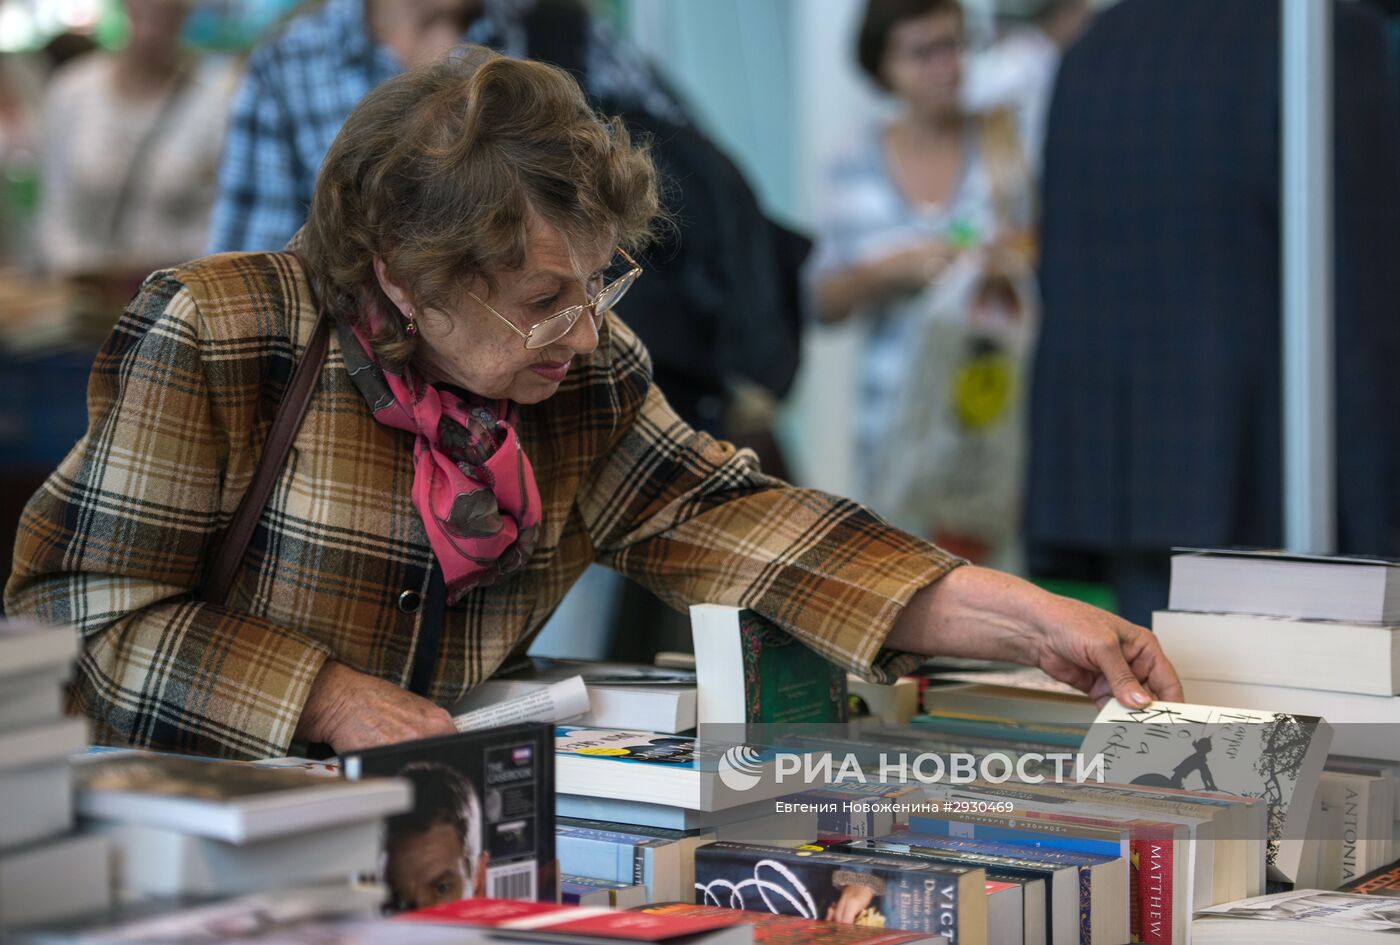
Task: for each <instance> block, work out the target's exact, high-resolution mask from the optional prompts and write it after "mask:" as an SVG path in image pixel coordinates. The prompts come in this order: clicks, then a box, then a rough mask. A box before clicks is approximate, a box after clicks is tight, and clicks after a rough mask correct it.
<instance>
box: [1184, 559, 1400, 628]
mask: <svg viewBox="0 0 1400 945" xmlns="http://www.w3.org/2000/svg"><path fill="white" fill-rule="evenodd" d="M1167 606H1168V609H1170V610H1194V611H1202V612H1206V613H1224V614H1265V615H1270V616H1276V617H1297V618H1301V619H1305V620H1353V621H1356V622H1358V623H1383V624H1394V623H1400V563H1397V562H1394V561H1387V560H1383V559H1380V558H1344V557H1329V556H1323V555H1292V554H1284V553H1282V552H1274V551H1256V552H1245V551H1229V550H1220V551H1212V550H1191V551H1187V552H1186V553H1184V554H1176V555H1173V556H1172V576H1171V593H1170V595H1169V600H1168V605H1167Z"/></svg>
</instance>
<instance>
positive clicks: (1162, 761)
mask: <svg viewBox="0 0 1400 945" xmlns="http://www.w3.org/2000/svg"><path fill="white" fill-rule="evenodd" d="M1331 740H1332V731H1331V727H1330V726H1329V725H1327V723H1326V722H1324V721H1322V720H1321V719H1319V718H1316V717H1312V716H1299V715H1291V714H1289V713H1286V712H1260V711H1257V710H1252V709H1234V708H1224V707H1221V706H1208V705H1186V704H1182V703H1173V702H1153V703H1151V704H1149V705H1148V706H1146V707H1145V708H1142V709H1128V708H1124V707H1123V706H1121V705H1119V704H1118V703H1117V702H1116V701H1114V700H1110V701H1109V702H1108V703H1107V704H1106V705H1105V706H1104V708H1103V710H1102V711H1101V712H1100V713H1099V717H1098V719H1097V720H1096V722H1095V724H1094V726H1093V728H1092V729H1091V730H1090V732H1089V734H1088V735H1087V736H1086V737H1085V739H1084V744H1083V745H1082V746H1081V749H1080V751H1081V753H1082V754H1083V755H1085V756H1089V757H1093V756H1101V757H1102V759H1103V762H1104V765H1103V770H1104V776H1105V779H1106V780H1108V781H1113V782H1118V783H1131V784H1145V785H1149V786H1158V787H1173V788H1183V787H1187V788H1194V787H1201V788H1203V789H1205V790H1207V791H1222V792H1224V793H1227V794H1239V795H1242V796H1247V797H1261V798H1264V799H1265V800H1266V801H1268V802H1269V848H1268V853H1267V864H1268V869H1269V873H1270V875H1271V876H1272V877H1273V878H1275V879H1278V880H1281V881H1284V882H1292V881H1293V879H1294V877H1296V876H1297V874H1298V869H1299V866H1300V864H1301V861H1302V854H1303V842H1304V840H1305V838H1306V831H1307V822H1308V817H1309V815H1310V813H1311V810H1312V800H1313V796H1314V795H1315V794H1316V793H1317V788H1318V784H1319V783H1320V781H1321V776H1322V766H1323V764H1324V763H1325V761H1326V759H1327V750H1328V747H1329V745H1330V744H1331ZM1217 749H1218V750H1217Z"/></svg>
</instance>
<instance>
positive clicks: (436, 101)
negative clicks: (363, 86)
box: [300, 46, 659, 364]
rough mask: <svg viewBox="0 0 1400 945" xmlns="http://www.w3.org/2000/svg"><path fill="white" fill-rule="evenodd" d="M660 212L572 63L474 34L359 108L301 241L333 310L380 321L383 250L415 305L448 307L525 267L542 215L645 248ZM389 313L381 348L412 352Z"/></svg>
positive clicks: (326, 168) (586, 233) (405, 355)
mask: <svg viewBox="0 0 1400 945" xmlns="http://www.w3.org/2000/svg"><path fill="white" fill-rule="evenodd" d="M658 213H659V203H658V197H657V182H656V170H655V168H654V166H653V164H652V161H651V158H650V156H649V154H648V151H647V148H646V147H645V146H644V145H638V144H634V143H633V142H632V141H631V139H630V137H629V136H628V133H627V129H626V127H625V126H624V125H623V123H622V121H621V120H620V119H618V118H605V117H603V116H601V115H599V114H597V113H596V112H595V111H594V110H593V109H592V108H590V107H589V105H588V103H587V102H586V101H585V99H584V97H583V93H582V92H581V91H580V90H579V87H578V83H577V82H575V81H574V79H573V78H572V77H571V76H570V75H569V74H568V73H567V72H565V71H563V70H562V69H558V68H555V67H554V66H550V65H546V64H544V63H540V62H528V61H519V60H513V59H507V58H505V57H503V56H500V55H498V54H496V53H494V52H491V51H490V50H487V49H483V48H481V47H478V46H468V47H463V48H462V49H460V50H457V51H454V53H452V54H450V55H448V56H447V57H445V58H443V59H441V60H438V61H437V62H434V63H432V64H430V65H427V66H423V67H420V68H417V69H413V70H411V71H408V72H405V73H402V74H401V75H398V76H395V77H394V78H392V79H389V80H388V81H386V82H384V83H383V84H382V85H379V86H378V87H376V88H375V89H374V90H372V91H371V92H370V93H369V94H368V95H366V96H365V97H364V98H363V99H362V100H361V101H360V103H359V104H358V105H356V106H355V110H354V111H352V112H351V113H350V117H349V118H347V119H346V121H345V125H344V127H342V128H341V130H340V133H339V134H338V135H337V136H336V139H335V142H334V143H333V144H332V145H331V148H330V151H329V153H328V154H327V155H326V159H325V163H324V164H323V165H322V166H321V172H320V176H319V177H318V178H317V180H316V192H315V195H314V196H313V198H312V201H311V212H310V216H309V218H308V220H307V223H306V227H305V229H304V231H303V234H302V241H301V246H300V252H301V255H302V258H303V260H304V261H305V262H306V265H307V269H308V271H309V275H310V278H311V280H312V282H313V284H314V285H315V287H316V289H317V291H318V293H319V295H320V297H321V302H322V304H323V305H324V306H325V308H326V310H327V312H328V313H329V314H330V315H331V316H332V317H334V318H336V319H338V320H340V321H343V322H346V323H349V324H356V325H359V326H360V327H361V328H363V329H364V330H368V329H369V323H368V321H367V315H368V313H369V312H370V311H371V310H372V309H373V307H378V309H379V311H380V312H381V313H384V314H386V315H390V314H393V315H396V311H397V310H396V309H395V308H394V306H393V303H392V302H390V301H389V299H388V298H387V297H386V296H385V295H384V292H383V290H382V289H380V287H379V283H378V281H377V280H376V278H375V274H374V257H375V256H379V257H380V258H381V259H383V261H384V264H385V268H386V269H387V270H388V274H389V276H390V278H391V279H392V280H393V281H394V283H395V284H397V285H399V286H402V287H403V288H404V290H405V292H407V294H408V296H409V298H410V299H412V301H413V304H414V306H415V307H416V308H418V309H420V310H423V309H436V310H439V311H451V310H452V308H453V306H454V304H456V303H457V302H459V301H460V300H461V299H462V297H463V292H464V289H465V287H466V286H467V285H468V284H469V283H471V282H472V281H473V280H476V279H481V280H483V281H484V282H485V283H486V284H487V286H488V287H490V288H491V289H492V290H494V288H495V277H496V276H497V275H498V274H500V273H503V272H509V271H511V270H513V269H518V268H520V266H522V265H523V264H524V261H525V246H526V235H527V229H528V227H529V225H530V222H531V220H532V218H533V217H534V216H535V215H538V217H539V218H542V219H543V220H544V221H545V222H546V223H548V224H549V225H550V226H553V227H554V228H556V229H558V230H559V231H560V232H561V233H562V234H563V235H564V237H565V238H566V239H568V240H569V241H570V242H578V243H579V244H580V245H585V246H593V245H597V244H598V243H599V242H600V241H602V240H604V239H609V240H611V241H613V242H615V243H618V244H621V245H622V246H623V247H625V248H627V249H629V250H635V249H640V248H641V247H642V246H644V245H645V244H646V242H647V241H648V240H649V239H650V237H651V235H652V227H653V221H654V220H655V219H656V218H657V215H658ZM380 321H381V327H380V329H379V331H378V332H377V333H376V334H375V335H374V337H373V338H372V343H373V345H374V347H375V350H376V352H377V353H378V354H379V356H380V358H381V359H383V360H384V361H385V362H387V363H389V364H401V363H403V362H405V361H407V360H408V359H409V358H411V357H412V355H413V351H414V338H413V337H412V336H410V335H409V334H408V333H407V332H406V331H405V330H404V323H403V320H402V319H401V318H398V317H389V318H382V319H381V320H380Z"/></svg>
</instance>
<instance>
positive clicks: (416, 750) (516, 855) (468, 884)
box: [341, 723, 558, 912]
mask: <svg viewBox="0 0 1400 945" xmlns="http://www.w3.org/2000/svg"><path fill="white" fill-rule="evenodd" d="M341 762H342V766H343V768H342V769H343V771H344V772H345V776H346V777H348V778H351V779H357V778H367V777H401V778H406V779H408V780H409V781H410V782H411V783H412V784H413V793H414V808H413V810H411V811H409V812H407V813H404V814H399V815H397V816H395V817H390V818H388V820H387V821H386V823H385V837H384V857H383V866H382V873H383V877H382V878H383V881H384V883H385V885H386V886H388V887H389V893H390V898H391V901H390V910H391V911H395V912H397V911H402V910H406V909H422V908H426V907H428V906H434V905H440V904H442V903H444V902H453V901H456V900H458V899H470V898H473V897H475V896H489V897H492V898H499V899H537V900H539V901H541V902H556V901H557V899H558V864H557V862H556V860H555V854H554V726H553V725H549V724H539V723H525V724H520V725H508V726H503V727H501V728H492V729H485V730H483V731H478V732H465V733H462V734H460V735H445V736H442V737H440V738H428V739H423V740H422V741H416V742H404V743H402V744H399V745H386V746H384V747H382V748H370V749H365V750H363V751H355V752H348V753H346V754H345V755H342V756H341Z"/></svg>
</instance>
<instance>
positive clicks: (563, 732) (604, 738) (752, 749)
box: [554, 725, 801, 790]
mask: <svg viewBox="0 0 1400 945" xmlns="http://www.w3.org/2000/svg"><path fill="white" fill-rule="evenodd" d="M554 750H555V752H556V753H558V754H564V755H578V756H580V757H583V758H597V759H604V760H608V761H616V762H619V763H622V764H636V765H657V766H664V767H668V768H682V769H685V770H688V771H704V772H708V773H710V774H714V773H716V772H718V771H720V770H721V761H722V760H723V759H724V757H725V756H726V755H730V756H731V757H733V755H734V753H735V752H736V751H740V750H742V752H743V758H744V763H745V764H746V765H751V766H758V765H763V764H767V763H768V762H771V761H772V760H773V759H774V758H775V757H776V755H777V750H776V749H774V748H768V747H764V746H760V745H749V744H739V743H736V742H735V741H732V740H728V739H708V740H707V739H699V738H694V737H692V736H688V735H663V734H660V733H658V732H636V731H627V730H624V729H608V728H582V727H579V726H575V725H559V726H556V727H555V730H554ZM785 750H787V751H792V750H793V749H791V748H789V749H785ZM800 789H801V786H798V787H794V789H793V790H800Z"/></svg>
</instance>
